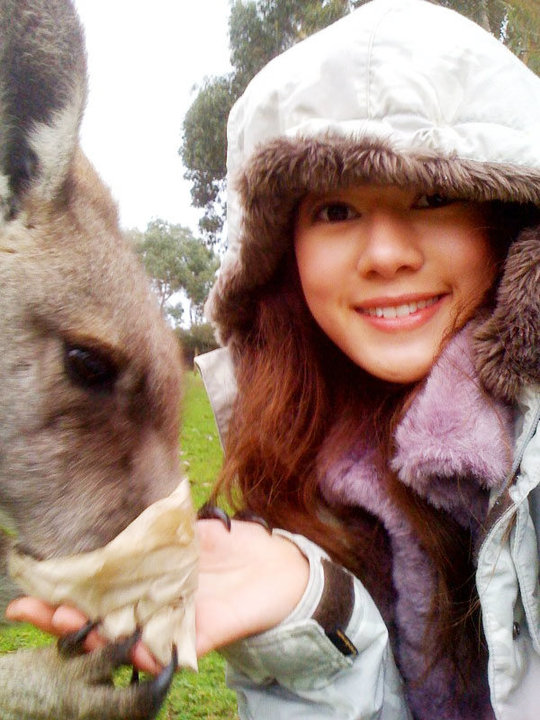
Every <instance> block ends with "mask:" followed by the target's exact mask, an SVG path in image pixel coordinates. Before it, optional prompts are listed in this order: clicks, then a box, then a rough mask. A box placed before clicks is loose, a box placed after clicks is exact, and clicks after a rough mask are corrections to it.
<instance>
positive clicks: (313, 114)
mask: <svg viewBox="0 0 540 720" xmlns="http://www.w3.org/2000/svg"><path fill="white" fill-rule="evenodd" d="M228 142H229V150H228V152H229V154H228V174H229V190H228V192H229V195H228V235H229V251H228V253H227V256H226V258H225V260H224V263H223V266H222V269H221V272H220V275H219V278H218V280H217V282H216V285H215V287H214V289H213V291H212V294H211V297H210V301H209V305H208V308H209V314H210V316H211V318H212V319H213V321H214V322H215V324H216V326H217V329H218V333H219V336H220V339H221V341H222V342H223V344H224V345H225V346H226V347H225V348H223V349H221V350H218V351H216V353H214V354H210V355H209V356H203V358H200V359H199V360H198V364H199V366H200V367H201V370H202V372H203V376H204V379H205V384H206V386H207V389H208V391H209V395H210V398H211V400H212V403H213V407H214V411H215V414H216V419H217V423H218V427H219V428H220V432H221V434H222V435H224V434H225V433H226V428H227V422H228V418H229V415H230V411H231V406H232V403H233V401H234V396H235V383H234V362H235V360H234V358H235V356H236V355H237V353H241V352H242V345H243V343H244V341H245V337H246V334H247V332H248V331H249V327H250V325H251V323H252V320H253V314H254V312H255V308H256V296H257V291H258V290H259V289H260V288H261V287H264V285H265V284H266V283H267V282H268V281H269V280H270V279H271V278H272V276H273V273H274V272H275V270H276V268H277V267H278V265H279V262H280V260H281V258H282V257H283V254H284V252H285V251H286V249H287V248H288V247H289V245H290V242H291V218H292V217H293V213H294V208H295V206H296V204H297V202H298V200H299V199H300V198H301V197H303V195H305V194H306V192H310V191H315V192H324V190H325V189H328V188H331V187H336V186H339V185H342V186H343V185H347V184H355V183H358V182H361V181H366V180H367V181H370V182H379V183H391V184H405V183H407V184H411V183H415V184H418V185H419V186H421V187H422V188H423V189H424V191H425V192H432V193H436V192H441V193H443V194H446V195H450V196H454V197H459V198H468V199H471V200H477V201H491V200H500V201H503V202H505V201H511V202H514V203H516V202H517V203H523V204H524V205H530V206H534V205H535V206H537V207H540V80H539V79H538V78H537V77H536V76H535V75H534V74H533V73H532V72H531V71H529V70H528V69H527V68H526V67H525V66H524V65H523V64H522V63H521V62H520V61H519V60H517V59H516V58H515V57H514V56H513V55H512V54H511V53H510V52H509V51H508V50H507V49H506V48H504V47H503V46H502V45H501V44H500V43H499V42H498V41H497V40H496V39H495V38H493V37H491V36H490V35H489V34H488V33H486V32H484V31H483V30H481V29H480V28H479V27H477V26H476V25H475V24H473V23H471V22H470V21H468V20H467V19H465V18H464V17H462V16H460V15H458V14H457V13H454V12H452V11H450V10H446V9H443V8H441V7H438V6H436V5H433V4H431V3H429V2H426V1H425V0H374V1H373V2H371V3H368V4H367V5H365V6H363V7H362V8H360V9H359V10H357V11H356V12H354V13H352V14H351V15H349V16H347V17H346V18H344V19H343V20H341V21H339V22H337V23H335V24H334V25H333V26H331V27H329V28H327V29H325V30H323V31H322V32H320V33H318V34H316V35H314V36H312V37H310V38H308V39H307V40H306V41H304V42H302V43H300V44H298V45H297V46H295V47H293V48H292V49H291V50H289V51H287V52H286V53H284V54H283V55H282V56H280V57H278V58H276V59H275V60H273V61H272V62H271V63H269V65H268V66H267V67H266V68H264V69H263V70H262V71H261V72H260V73H259V75H258V76H257V77H256V78H254V80H253V81H252V82H251V83H250V85H249V86H248V88H247V90H246V92H245V93H244V95H243V96H242V98H240V100H239V101H238V102H237V104H236V105H235V107H234V108H233V110H232V112H231V115H230V121H229V128H228ZM539 261H540V228H538V227H536V228H533V229H529V230H526V231H524V232H522V233H521V234H520V235H519V236H518V237H517V238H515V239H514V240H513V242H512V245H511V248H510V250H509V252H508V258H507V264H506V269H505V272H504V275H503V278H502V280H501V284H500V288H499V294H498V299H497V304H496V307H495V310H494V311H493V313H492V314H490V316H489V317H487V318H482V319H481V321H480V320H479V326H478V328H477V330H476V331H475V335H474V357H475V361H476V371H477V373H478V377H479V381H481V382H482V384H483V386H484V387H485V388H486V389H487V390H488V391H489V392H490V393H491V395H492V396H493V397H494V398H496V399H497V400H500V401H502V402H505V403H507V404H509V405H510V406H512V407H513V408H514V410H515V418H516V419H515V440H516V445H515V452H514V463H513V467H512V469H511V471H510V473H509V476H508V478H507V479H506V481H505V479H504V478H501V482H500V483H499V485H498V486H497V487H495V488H493V490H492V492H491V501H490V507H491V510H490V514H489V515H488V521H489V522H488V525H489V531H488V532H487V534H486V536H485V538H484V539H483V542H482V545H481V547H480V550H479V554H478V572H477V587H478V593H479V597H480V601H481V605H482V618H483V625H484V633H485V636H486V642H487V645H488V650H489V668H488V674H489V677H488V681H489V689H490V693H491V705H492V712H491V711H490V712H489V713H488V714H487V715H486V719H487V718H488V717H489V718H493V717H495V718H497V720H534V719H535V718H536V717H537V716H538V705H539V702H540V600H539V598H540V588H539V586H538V555H539V545H540V491H539V489H538V487H539V486H540V440H539V437H538V429H537V428H538V419H539V416H540V395H539V383H540V357H539V351H538V340H539V336H540V332H539V326H538V325H539V322H538V318H539V316H540V298H539V292H538V287H539V280H540V270H539V265H540V263H539ZM293 539H294V540H295V541H296V542H297V543H298V544H299V546H300V547H301V549H303V551H304V552H305V554H306V555H307V557H308V558H309V561H310V568H311V578H310V583H309V586H308V588H307V590H306V593H305V595H304V598H303V599H302V601H301V603H300V604H299V606H298V607H297V608H296V610H295V611H294V612H293V614H292V615H291V616H290V617H289V618H287V619H286V620H285V621H284V622H283V623H282V624H281V625H280V626H278V627H276V628H274V629H273V630H271V631H269V632H267V633H264V634H263V635H260V636H257V637H255V638H250V639H249V640H247V641H243V642H241V643H237V644H236V645H234V646H231V647H230V648H227V650H226V651H225V655H226V657H227V658H228V659H229V661H230V664H231V669H230V673H229V681H230V684H231V685H232V686H233V687H235V688H236V690H237V691H238V695H239V709H240V715H241V717H242V718H272V720H274V719H276V720H279V719H280V718H282V719H283V720H286V719H287V720H288V719H289V718H303V719H304V718H313V720H315V719H317V718H321V719H322V718H341V719H343V720H347V719H348V718H350V719H351V720H352V719H353V718H387V719H390V718H391V719H392V720H395V719H399V718H410V717H412V711H411V708H410V707H409V706H408V703H407V700H406V693H405V691H404V687H403V683H402V679H401V677H400V675H399V673H398V672H397V670H396V665H395V662H394V660H393V657H392V652H391V650H390V645H389V639H388V630H387V628H386V627H385V624H384V622H383V620H382V617H381V615H380V613H379V611H378V609H377V608H376V607H375V605H374V603H373V600H372V599H371V598H370V596H369V595H368V593H367V592H366V590H365V588H364V587H363V586H362V585H361V583H360V582H359V581H358V580H356V579H354V581H353V584H352V587H353V593H352V596H351V598H352V599H351V603H350V608H349V609H348V611H347V612H345V614H343V608H342V615H341V616H340V617H334V618H331V620H332V622H333V624H332V622H330V624H329V619H328V612H326V610H325V608H324V607H323V605H324V602H325V598H326V596H327V595H328V592H329V587H330V593H332V592H333V593H337V592H338V590H339V592H341V591H342V592H345V593H346V592H348V590H347V587H348V585H347V580H346V579H344V577H343V575H340V572H338V571H334V570H332V571H330V570H329V565H328V564H327V563H326V561H325V560H324V558H325V554H324V552H323V551H322V550H320V549H319V548H318V547H316V546H315V545H314V544H313V543H311V542H309V541H308V540H306V539H305V538H300V537H297V536H294V538H293ZM341 572H342V573H343V572H344V571H341ZM334 621H335V622H334ZM335 627H338V629H339V630H340V632H341V633H342V636H343V637H342V638H341V640H343V638H345V643H346V642H350V643H351V644H352V646H354V647H353V651H352V652H351V651H350V648H348V647H347V646H346V644H345V645H344V644H343V642H341V640H340V638H338V639H337V640H336V637H335V633H333V630H332V628H334V629H335ZM441 717H442V716H441ZM449 717H450V716H449ZM438 720H441V718H440V717H439V718H438Z"/></svg>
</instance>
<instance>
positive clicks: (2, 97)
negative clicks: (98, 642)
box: [0, 0, 181, 720]
mask: <svg viewBox="0 0 540 720" xmlns="http://www.w3.org/2000/svg"><path fill="white" fill-rule="evenodd" d="M86 92H87V79H86V59H85V47H84V40H83V33H82V29H81V27H80V23H79V20H78V18H77V15H76V12H75V10H74V8H73V5H72V3H71V1H70V0H0V284H1V294H0V347H1V352H0V387H1V392H0V511H1V515H2V517H1V519H0V525H2V526H3V528H4V529H9V530H10V533H9V534H6V533H3V535H2V537H1V539H0V552H2V553H4V557H3V559H1V560H0V565H2V566H3V565H5V552H7V550H8V547H9V545H10V542H11V540H10V535H11V533H12V532H14V533H16V536H17V537H16V542H17V544H18V548H19V549H23V550H24V552H27V553H30V554H31V555H33V556H35V557H38V558H43V559H44V558H51V557H57V556H62V555H68V554H74V553H78V552H84V551H89V550H93V549H95V548H97V547H100V546H103V545H104V544H106V543H107V542H109V541H110V540H111V539H112V538H113V537H115V536H116V535H117V534H118V533H119V532H120V531H121V530H123V529H124V528H125V527H126V526H127V525H128V524H129V523H130V522H131V521H132V520H133V519H134V518H135V517H136V516H137V515H138V514H139V513H140V512H141V511H142V510H143V509H144V508H145V507H147V506H148V505H149V504H150V503H152V502H154V501H155V500H157V499H159V498H161V497H163V496H164V495H167V494H168V493H169V492H171V491H172V490H173V489H174V487H176V485H177V484H178V481H179V478H180V469H179V451H178V436H179V405H180V399H181V398H180V393H181V362H180V351H179V348H178V343H177V342H176V339H175V338H174V336H173V334H172V331H171V330H170V329H169V328H168V327H167V325H166V323H165V321H164V319H163V317H162V315H161V313H160V311H159V308H158V305H157V302H156V301H155V299H154V297H153V295H152V293H151V290H150V286H149V283H148V280H147V278H146V276H145V274H144V272H143V270H142V268H141V267H140V264H139V261H138V260H137V259H136V257H135V255H134V254H133V252H132V249H131V247H130V243H129V241H128V240H127V239H126V238H125V237H124V236H123V234H122V232H121V231H120V229H119V224H118V216H117V209H116V206H115V203H114V202H113V200H112V199H111V196H110V193H109V191H108V190H107V189H106V188H105V187H104V185H103V183H102V182H101V180H100V179H99V177H98V176H97V174H96V172H95V171H94V169H93V168H92V166H91V164H90V163H89V161H88V160H87V159H86V158H85V156H84V155H83V153H82V152H81V150H80V148H79V144H78V133H79V126H80V121H81V115H82V112H83V108H84V104H85V98H86ZM6 582H7V581H4V584H3V592H4V593H6V594H7V590H8V589H9V588H7V585H6ZM6 599H7V598H6ZM132 642H133V640H128V641H126V642H125V643H121V644H119V645H111V646H109V647H108V648H107V649H106V650H105V651H103V652H101V653H99V652H98V653H91V654H90V655H83V654H82V653H81V652H80V643H81V637H73V638H67V639H65V640H63V641H62V642H61V643H59V644H58V645H52V646H51V647H49V648H45V649H41V650H30V651H24V652H23V651H19V652H17V653H13V654H10V655H4V656H2V657H0V717H1V718H2V719H3V720H10V719H12V718H13V719H14V718H17V720H30V719H32V718H55V720H82V719H83V718H84V719H90V718H100V719H101V720H115V719H116V718H127V717H129V718H151V717H154V716H155V713H156V712H157V709H158V707H159V704H160V702H161V700H162V698H163V696H164V694H165V693H166V691H167V686H168V682H169V681H170V675H171V674H172V673H171V672H168V674H167V676H165V675H164V676H163V677H162V676H160V677H158V678H157V679H156V680H155V681H153V682H149V683H146V684H141V685H140V686H136V685H134V686H132V687H130V688H126V689H116V690H115V689H114V688H113V687H112V685H111V683H110V677H111V672H112V670H113V669H114V667H115V666H116V665H118V663H123V662H125V661H126V659H127V656H128V654H129V649H130V647H131V644H132ZM130 643H131V644H130Z"/></svg>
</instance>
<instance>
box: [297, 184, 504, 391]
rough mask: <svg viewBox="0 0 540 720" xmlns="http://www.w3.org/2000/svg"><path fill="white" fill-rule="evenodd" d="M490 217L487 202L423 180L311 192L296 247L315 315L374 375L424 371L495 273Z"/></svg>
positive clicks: (409, 376)
mask: <svg viewBox="0 0 540 720" xmlns="http://www.w3.org/2000/svg"><path fill="white" fill-rule="evenodd" d="M486 220H487V218H486V217H485V210H484V209H483V208H482V206H481V205H479V204H475V203H471V202H465V201H453V202H451V201H448V200H446V199H445V198H443V197H441V196H439V195H431V196H429V195H425V194H421V193H420V192H418V191H417V190H415V189H414V188H405V189H403V188H399V187H397V186H376V185H362V186H357V187H354V188H352V189H344V190H337V191H335V192H330V193H327V194H324V195H316V194H310V195H308V196H307V197H306V198H304V200H303V201H302V203H301V205H300V208H299V211H298V217H297V222H296V228H295V253H296V260H297V264H298V270H299V274H300V281H301V284H302V289H303V292H304V296H305V299H306V302H307V305H308V307H309V309H310V311H311V313H312V315H313V317H314V318H315V320H316V322H317V323H318V324H319V326H320V327H321V328H322V330H323V331H324V332H325V333H326V335H328V337H329V338H330V339H331V340H332V341H333V342H334V343H335V344H336V345H337V346H338V347H339V348H340V349H341V350H342V351H343V352H344V353H345V354H346V355H348V357H349V358H350V359H351V360H352V361H353V362H355V363H356V364H357V365H359V366H360V367H362V368H363V369H364V370H366V371H367V372H369V373H371V374H372V375H374V376H376V377H378V378H381V379H383V380H388V381H391V382H397V383H409V382H415V381H417V380H420V379H421V378H423V377H424V376H425V375H426V374H427V373H428V372H429V370H430V368H431V366H432V364H433V361H434V359H435V357H436V356H437V354H438V352H439V351H440V349H441V345H442V343H443V340H444V339H445V338H447V337H448V335H449V334H450V333H452V332H453V331H455V330H456V329H457V328H459V327H460V326H462V325H463V324H464V322H465V321H466V320H467V319H468V318H469V317H470V316H471V314H472V313H473V312H474V310H475V309H476V308H477V307H478V305H479V304H480V303H481V302H482V300H483V299H484V297H485V294H486V292H487V290H488V289H489V288H490V287H491V286H492V284H493V282H494V280H495V276H496V273H497V268H496V263H495V257H494V253H493V251H492V249H491V247H490V243H489V242H488V232H487V228H486Z"/></svg>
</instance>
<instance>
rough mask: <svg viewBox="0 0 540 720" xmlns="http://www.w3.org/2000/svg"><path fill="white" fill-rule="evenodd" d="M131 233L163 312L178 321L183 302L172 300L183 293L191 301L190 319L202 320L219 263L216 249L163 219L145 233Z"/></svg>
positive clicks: (180, 317) (192, 320)
mask: <svg viewBox="0 0 540 720" xmlns="http://www.w3.org/2000/svg"><path fill="white" fill-rule="evenodd" d="M130 235H131V237H132V239H133V241H134V243H135V249H136V251H137V253H138V255H139V256H140V258H141V260H142V262H143V265H144V267H145V269H146V272H147V273H148V275H149V276H150V278H151V282H152V287H153V289H154V291H155V293H156V295H157V297H158V300H159V304H160V307H161V309H162V311H163V312H164V313H167V314H168V315H169V317H170V318H171V320H172V321H173V324H175V325H176V324H178V323H179V322H180V321H181V319H182V316H183V307H182V303H177V304H176V305H171V299H172V298H173V296H174V295H176V294H178V293H180V292H183V293H184V294H185V296H186V297H187V298H188V301H189V314H190V321H191V322H196V321H199V320H200V319H201V318H202V314H203V305H204V302H205V300H206V297H207V295H208V292H209V290H210V287H211V285H212V283H213V280H214V276H215V273H216V270H217V267H218V264H219V262H218V259H217V257H216V256H215V254H214V252H213V251H212V250H211V249H209V248H208V247H206V245H205V244H204V243H203V242H202V241H201V240H199V239H197V238H195V237H194V236H193V234H192V232H191V230H189V229H188V228H186V227H183V226H182V225H173V224H171V223H168V222H166V221H164V220H160V219H156V220H152V221H151V222H149V223H148V226H147V228H146V230H145V231H144V232H140V231H139V230H132V231H131V233H130Z"/></svg>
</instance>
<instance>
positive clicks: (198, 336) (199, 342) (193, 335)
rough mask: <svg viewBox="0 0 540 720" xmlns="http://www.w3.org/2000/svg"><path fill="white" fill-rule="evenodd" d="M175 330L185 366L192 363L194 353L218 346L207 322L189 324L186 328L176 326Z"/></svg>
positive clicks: (199, 353)
mask: <svg viewBox="0 0 540 720" xmlns="http://www.w3.org/2000/svg"><path fill="white" fill-rule="evenodd" d="M175 332H176V334H177V336H178V339H179V340H180V344H181V346H182V351H183V353H184V361H185V363H186V366H187V367H189V366H190V365H192V364H193V358H194V357H195V356H196V355H201V354H202V353H205V352H209V351H210V350H215V348H217V347H218V343H217V341H216V338H215V335H214V329H213V327H212V326H211V325H210V324H209V323H200V324H195V325H191V327H189V328H188V329H185V328H181V327H177V328H176V330H175Z"/></svg>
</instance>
